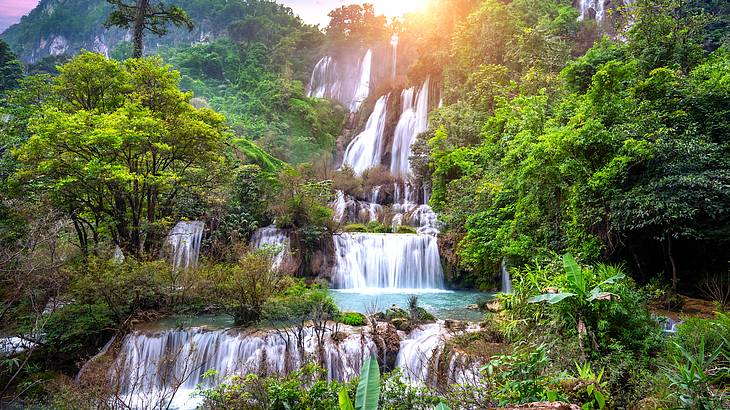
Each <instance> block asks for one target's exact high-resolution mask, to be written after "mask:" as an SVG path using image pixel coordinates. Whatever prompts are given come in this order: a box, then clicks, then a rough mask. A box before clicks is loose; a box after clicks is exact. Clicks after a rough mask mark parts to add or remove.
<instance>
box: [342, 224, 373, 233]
mask: <svg viewBox="0 0 730 410" xmlns="http://www.w3.org/2000/svg"><path fill="white" fill-rule="evenodd" d="M342 229H343V230H344V231H345V232H357V233H367V232H368V227H367V226H365V224H348V225H345V227H344V228H342Z"/></svg>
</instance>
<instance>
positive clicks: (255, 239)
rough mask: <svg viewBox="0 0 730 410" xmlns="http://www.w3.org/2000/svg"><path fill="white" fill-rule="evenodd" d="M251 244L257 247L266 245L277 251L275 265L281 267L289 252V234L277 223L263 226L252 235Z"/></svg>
mask: <svg viewBox="0 0 730 410" xmlns="http://www.w3.org/2000/svg"><path fill="white" fill-rule="evenodd" d="M251 246H253V247H254V248H256V249H261V248H264V247H266V248H271V249H272V250H274V251H276V255H275V256H274V260H273V267H274V268H280V267H281V266H282V265H283V264H284V261H285V260H286V257H287V255H288V254H289V234H288V233H287V232H286V231H285V230H283V229H279V228H277V227H276V226H275V225H271V226H268V227H266V228H261V229H258V230H257V231H256V232H254V234H253V236H252V237H251Z"/></svg>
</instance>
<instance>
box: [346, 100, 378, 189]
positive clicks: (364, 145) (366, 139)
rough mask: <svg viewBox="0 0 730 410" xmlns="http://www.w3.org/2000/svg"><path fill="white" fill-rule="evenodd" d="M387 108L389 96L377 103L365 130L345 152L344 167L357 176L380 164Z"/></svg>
mask: <svg viewBox="0 0 730 410" xmlns="http://www.w3.org/2000/svg"><path fill="white" fill-rule="evenodd" d="M387 106H388V95H384V96H382V97H380V98H379V99H378V101H377V102H376V103H375V108H374V109H373V113H372V114H371V115H370V118H368V122H367V124H366V125H365V130H363V132H361V133H360V134H359V135H358V136H357V137H355V138H354V139H353V140H352V142H351V143H350V145H348V147H347V149H346V150H345V159H344V160H343V165H347V166H349V167H351V168H352V169H353V171H355V173H356V174H357V175H361V174H362V173H363V172H365V170H367V169H369V168H372V167H374V166H376V165H379V164H380V159H381V146H382V145H383V133H384V131H385V117H386V108H387Z"/></svg>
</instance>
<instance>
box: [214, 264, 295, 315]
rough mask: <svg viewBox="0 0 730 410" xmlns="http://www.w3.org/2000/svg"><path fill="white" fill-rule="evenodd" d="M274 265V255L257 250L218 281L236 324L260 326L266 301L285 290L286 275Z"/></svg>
mask: <svg viewBox="0 0 730 410" xmlns="http://www.w3.org/2000/svg"><path fill="white" fill-rule="evenodd" d="M272 265H273V252H271V251H269V250H265V249H264V250H255V251H252V252H249V253H247V254H245V255H244V256H243V257H242V258H241V260H240V261H239V262H238V264H237V265H236V266H233V267H232V268H231V269H229V270H227V272H225V273H224V275H223V277H222V278H220V279H221V280H220V281H218V289H219V292H217V294H218V295H219V296H220V297H221V299H222V303H223V305H225V306H226V309H227V310H228V311H229V312H230V313H231V316H233V319H234V321H235V322H236V325H241V326H250V325H253V324H255V323H257V322H258V321H259V320H260V319H261V314H262V311H263V308H264V305H265V304H266V302H267V301H268V300H269V299H271V298H272V297H274V296H275V295H277V294H278V293H279V292H281V291H282V290H283V289H284V287H285V285H286V281H285V279H286V275H283V274H282V273H281V272H279V271H278V270H277V269H275V268H273V267H272Z"/></svg>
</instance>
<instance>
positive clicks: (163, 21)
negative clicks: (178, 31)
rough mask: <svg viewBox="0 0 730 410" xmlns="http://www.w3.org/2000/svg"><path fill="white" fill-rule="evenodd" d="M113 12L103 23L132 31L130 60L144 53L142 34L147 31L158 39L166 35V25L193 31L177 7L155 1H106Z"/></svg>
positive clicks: (187, 18)
mask: <svg viewBox="0 0 730 410" xmlns="http://www.w3.org/2000/svg"><path fill="white" fill-rule="evenodd" d="M107 2H109V3H110V4H112V6H114V10H113V11H112V12H111V14H109V17H108V19H107V21H106V23H105V25H106V26H107V27H112V26H116V27H121V28H124V29H132V43H133V44H134V49H133V51H132V58H140V57H142V53H143V52H144V33H145V31H149V32H150V33H152V34H156V35H158V36H160V37H162V36H164V35H165V34H167V26H168V24H173V25H175V26H178V27H185V28H187V29H188V30H189V31H192V30H193V27H194V25H193V21H192V20H191V19H190V17H188V15H187V13H185V11H184V10H183V9H182V8H181V7H178V6H170V5H167V4H165V3H164V2H162V1H155V0H136V1H135V0H131V2H127V1H126V0H107Z"/></svg>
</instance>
